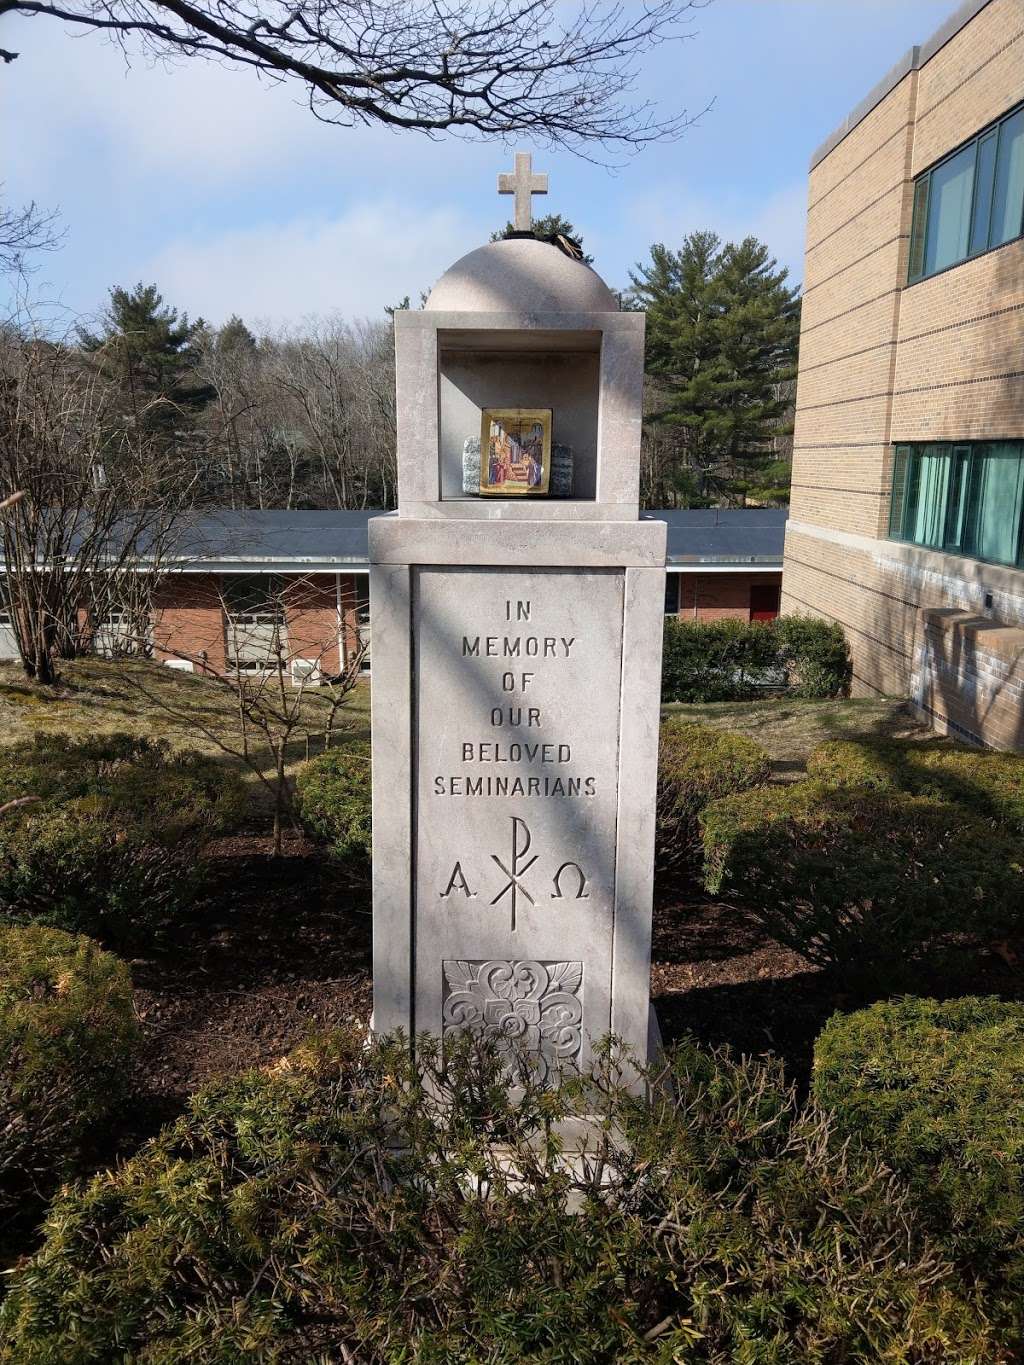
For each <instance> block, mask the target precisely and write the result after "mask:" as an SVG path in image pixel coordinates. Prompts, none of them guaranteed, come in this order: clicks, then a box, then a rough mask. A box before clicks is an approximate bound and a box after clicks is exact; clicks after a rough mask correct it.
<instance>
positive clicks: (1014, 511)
mask: <svg viewBox="0 0 1024 1365" xmlns="http://www.w3.org/2000/svg"><path fill="white" fill-rule="evenodd" d="M893 455H894V458H893V475H892V496H891V498H890V502H889V538H890V539H891V540H902V541H905V542H907V543H908V544H910V545H921V546H923V547H924V548H925V549H929V550H942V551H944V552H945V553H947V554H957V555H964V556H966V557H967V558H969V559H977V560H981V561H983V562H984V563H987V564H1005V565H1008V566H1009V567H1011V568H1024V441H930V442H927V443H921V444H916V445H908V444H900V445H897V446H896V447H895V448H894V452H893Z"/></svg>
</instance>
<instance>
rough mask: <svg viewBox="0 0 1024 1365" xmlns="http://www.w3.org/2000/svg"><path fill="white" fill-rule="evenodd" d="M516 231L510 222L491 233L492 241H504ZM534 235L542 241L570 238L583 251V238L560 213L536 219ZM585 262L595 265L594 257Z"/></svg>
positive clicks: (584, 260) (585, 258) (586, 258)
mask: <svg viewBox="0 0 1024 1365" xmlns="http://www.w3.org/2000/svg"><path fill="white" fill-rule="evenodd" d="M515 231H516V226H515V224H514V223H512V222H508V223H506V224H505V226H504V227H503V228H501V229H499V231H497V232H492V233H491V241H492V242H501V241H504V240H505V238H506V237H511V236H512V235H513V234H514V233H515ZM533 235H534V236H535V237H539V238H541V239H543V238H545V237H555V236H559V237H568V238H569V240H570V242H575V243H576V245H577V246H578V247H579V248H580V250H581V251H582V250H583V238H582V237H581V236H580V234H579V233H578V232H577V231H576V229H575V228H574V227H573V225H572V223H570V222H569V220H568V218H563V217H562V215H561V214H560V213H546V214H545V215H544V217H543V218H535V219H534V220H533ZM583 262H584V264H585V265H593V264H594V258H593V256H584V257H583Z"/></svg>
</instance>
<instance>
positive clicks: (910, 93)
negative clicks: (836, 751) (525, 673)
mask: <svg viewBox="0 0 1024 1365" xmlns="http://www.w3.org/2000/svg"><path fill="white" fill-rule="evenodd" d="M1022 99H1024V0H991V3H990V4H988V5H987V6H985V7H984V8H983V9H982V10H981V11H980V12H979V13H978V14H977V15H976V16H975V17H974V19H972V20H971V21H970V22H969V23H967V24H966V25H965V26H964V27H963V28H962V29H961V30H960V31H959V33H957V34H955V35H954V36H953V38H951V39H950V40H949V41H948V42H947V43H946V44H945V45H944V46H943V47H942V48H940V49H939V51H938V52H937V53H935V54H934V55H933V56H932V57H931V59H930V60H929V61H927V62H926V63H925V65H924V66H923V67H922V68H921V69H920V70H919V71H917V72H913V73H911V74H909V75H908V76H906V77H904V79H903V80H901V81H900V82H899V84H898V85H897V86H896V87H895V88H894V89H893V90H891V91H890V92H889V94H888V95H886V96H885V98H884V99H883V100H881V101H880V103H879V104H877V105H876V106H875V108H874V109H872V110H871V111H870V112H869V113H868V114H867V115H866V116H865V117H864V118H863V119H862V120H861V121H860V122H859V123H858V124H857V126H856V127H855V128H854V129H852V130H851V131H850V133H849V134H848V135H847V136H846V137H845V138H843V140H842V141H841V142H840V143H839V144H838V145H837V146H836V147H835V148H833V150H832V151H831V152H830V153H829V154H828V155H827V156H825V157H824V158H823V160H822V161H820V162H819V163H818V165H817V166H815V167H814V169H813V170H812V172H811V175H810V182H809V193H808V204H809V208H808V226H807V260H806V269H805V280H806V284H807V294H806V298H805V302H804V310H803V320H802V329H801V342H800V374H799V379H798V384H797V399H796V409H797V411H796V423H795V430H794V455H793V497H792V504H791V516H792V518H793V522H792V523H791V526H790V529H789V531H788V533H787V539H786V559H785V572H784V578H783V610H784V611H799V612H805V613H810V614H813V615H821V616H825V617H828V618H829V619H832V620H837V621H839V622H840V623H841V624H842V625H843V626H844V628H845V629H846V632H847V635H848V637H849V639H850V643H851V649H852V653H853V658H854V690H855V691H856V692H858V693H860V694H865V695H868V694H875V693H878V692H884V693H891V694H896V695H900V694H903V695H909V693H910V691H911V689H912V688H913V687H915V686H917V687H920V686H922V684H921V677H922V673H921V659H922V658H923V657H924V655H923V654H922V651H923V650H924V649H925V628H924V626H923V625H922V622H921V612H922V611H923V610H926V611H927V610H932V609H936V608H946V607H951V606H954V605H959V606H962V605H963V602H962V601H961V600H960V599H961V598H962V597H963V595H964V592H965V591H967V592H968V595H969V596H970V595H971V594H974V595H975V596H977V589H978V583H980V582H981V580H982V579H984V577H985V573H984V572H979V574H978V575H976V577H977V579H978V582H976V583H974V584H973V586H971V587H970V588H969V589H965V588H964V583H963V575H965V574H968V576H969V566H968V568H965V564H966V563H967V562H966V561H963V560H959V559H957V558H956V557H952V556H931V560H932V561H934V563H932V565H931V567H930V568H928V570H927V571H925V570H923V569H922V570H920V571H918V570H915V569H908V568H907V567H906V566H905V565H902V566H901V565H900V564H899V563H897V561H898V559H899V553H898V548H896V547H893V546H892V544H891V543H890V542H888V541H886V540H885V536H886V532H887V527H888V514H889V487H890V481H891V468H892V446H893V443H894V442H896V441H923V440H956V439H960V440H972V439H973V440H979V439H995V438H999V437H1008V438H1012V437H1019V438H1024V242H1016V243H1010V244H1007V245H1006V246H1003V247H1001V248H998V249H996V250H994V251H991V252H989V253H987V254H986V255H984V256H981V257H979V258H977V259H975V260H973V261H969V262H965V263H963V264H961V265H958V266H955V267H953V268H952V269H950V270H948V271H945V272H943V273H942V274H941V275H937V276H934V277H932V278H931V279H928V280H923V281H920V282H919V283H917V284H915V285H912V286H910V287H906V269H907V257H908V249H909V233H910V223H911V216H912V205H913V177H914V176H915V175H917V174H918V173H920V171H922V170H924V169H925V168H927V167H928V166H929V165H931V164H932V163H933V162H935V161H936V160H938V159H940V158H941V157H942V156H943V155H945V154H946V153H947V152H949V151H952V150H953V148H955V147H956V146H958V145H959V144H960V143H962V142H964V141H966V140H967V139H968V138H970V137H971V136H972V135H973V134H975V133H977V132H978V131H980V129H981V128H983V127H984V126H986V125H987V124H988V123H990V122H991V121H992V120H993V119H994V118H996V117H998V116H999V115H1000V114H1002V113H1004V112H1005V111H1006V110H1007V109H1010V108H1012V107H1013V106H1014V105H1015V104H1017V103H1019V102H1020V101H1021V100H1022ZM800 523H804V524H806V525H809V527H819V528H823V531H824V533H825V534H824V536H820V535H812V534H801V533H800V531H799V524H800ZM833 531H834V532H838V533H840V535H839V537H838V538H837V539H833V540H830V539H829V538H828V532H833ZM843 533H845V534H846V535H847V536H848V537H851V536H852V537H855V538H864V539H863V540H859V543H857V544H854V543H852V542H851V541H850V540H847V541H846V542H843V539H842V536H843ZM894 565H895V567H894ZM936 565H937V566H938V567H936ZM975 567H977V566H975ZM915 575H916V576H915ZM998 575H999V576H1000V577H1001V580H1002V579H1007V580H1009V581H1010V586H1009V588H1007V589H1006V591H1005V592H1004V593H1003V596H1002V598H1001V601H1002V602H1003V604H1004V606H1006V607H1007V609H1009V610H1011V611H1015V610H1016V608H1015V607H1014V606H1013V604H1014V603H1017V602H1021V603H1024V573H1021V574H1015V573H1014V572H1013V571H1009V570H1000V571H998ZM990 576H991V575H990ZM1014 582H1016V583H1017V585H1018V586H1017V587H1016V588H1015V587H1014V586H1013V583H1014ZM972 600H973V598H972ZM1022 611H1024V607H1022ZM1021 621H1022V623H1024V616H1022V617H1021ZM988 624H989V626H991V624H992V623H991V622H989V623H988ZM937 629H938V628H937V627H936V626H935V625H934V624H932V625H930V626H929V627H928V630H929V631H930V632H931V636H929V638H930V639H932V646H931V647H932V648H933V651H935V650H938V637H936V636H935V631H936V630H937ZM932 637H934V638H932ZM964 638H966V637H964ZM961 643H962V641H961ZM942 645H943V648H946V647H947V646H948V641H947V640H946V637H945V635H943V636H942ZM940 657H941V651H939V652H938V653H935V658H936V659H939V658H940ZM936 667H938V665H936ZM1018 668H1019V669H1021V670H1024V662H1021V661H1019V660H1018V661H1016V662H1014V663H1013V664H1012V665H1011V670H1012V669H1018ZM943 677H944V684H943V685H944V687H945V689H946V691H945V694H944V697H943V705H944V706H945V707H946V708H947V709H946V712H945V713H944V714H945V715H946V721H942V722H941V723H943V724H946V723H948V724H949V725H951V726H953V727H954V729H955V728H956V727H959V730H957V731H956V732H959V731H960V730H962V731H964V732H967V731H968V730H970V725H969V724H968V721H970V722H971V724H973V725H975V726H976V727H980V728H977V729H975V730H972V731H970V732H971V733H973V734H982V735H984V736H985V738H986V739H987V740H988V739H990V742H993V743H999V744H1004V743H1007V742H1008V738H1007V736H1008V730H1007V726H1009V727H1010V728H1011V729H1012V728H1013V727H1012V724H1011V723H1010V722H1007V723H1006V724H1005V725H1004V723H1003V721H1002V720H1001V719H997V718H996V717H997V712H998V714H999V715H1000V716H1001V715H1002V709H1001V708H1004V707H1005V702H1000V703H999V706H995V705H993V707H992V708H991V709H990V715H989V716H986V715H982V714H980V711H979V709H978V706H977V705H976V700H977V698H978V697H979V696H981V695H982V694H983V693H984V691H985V688H984V685H983V684H981V683H979V682H978V681H977V679H976V678H974V677H973V675H970V676H968V675H967V674H964V675H963V676H962V677H961V679H960V685H961V690H962V693H963V695H962V697H961V700H960V702H959V703H958V705H959V710H958V711H956V715H954V714H953V711H954V710H956V707H954V705H953V701H952V700H951V697H952V695H953V694H952V692H951V691H950V679H951V677H952V675H951V674H949V673H948V671H947V673H946V674H944V675H943ZM954 690H955V689H954ZM1003 692H1004V694H1005V695H1006V696H1011V697H1012V696H1013V695H1015V694H1014V691H1013V687H1012V686H1007V687H1006V688H1004V689H1003ZM929 704H930V703H929ZM972 708H974V709H972ZM932 709H933V710H934V711H935V713H936V715H935V718H936V720H937V723H938V722H939V711H940V709H941V708H938V707H933V708H932ZM990 737H991V738H990ZM1013 747H1021V746H1020V744H1017V743H1015V744H1014V746H1013Z"/></svg>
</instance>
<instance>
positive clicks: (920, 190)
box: [909, 175, 928, 281]
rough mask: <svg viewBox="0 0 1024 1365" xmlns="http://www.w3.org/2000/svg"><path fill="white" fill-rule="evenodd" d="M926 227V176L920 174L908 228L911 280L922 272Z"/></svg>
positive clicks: (918, 276) (915, 188)
mask: <svg viewBox="0 0 1024 1365" xmlns="http://www.w3.org/2000/svg"><path fill="white" fill-rule="evenodd" d="M927 228H928V176H926V175H922V176H921V179H920V180H918V181H917V183H916V184H915V185H914V219H913V224H912V226H911V229H910V271H909V278H910V280H911V281H914V280H919V279H920V278H921V276H922V275H923V274H924V243H925V238H926V236H927V235H928V234H927Z"/></svg>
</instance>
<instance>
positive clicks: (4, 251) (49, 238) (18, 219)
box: [0, 187, 64, 275]
mask: <svg viewBox="0 0 1024 1365" xmlns="http://www.w3.org/2000/svg"><path fill="white" fill-rule="evenodd" d="M0 188H2V187H0ZM63 236H64V233H63V231H62V230H61V227H60V215H59V214H58V213H57V212H56V210H52V209H51V210H47V209H41V208H40V207H39V206H38V205H37V204H36V203H35V201H33V202H32V203H30V204H26V205H24V206H23V207H22V208H12V207H11V205H10V204H4V203H0V274H5V275H17V274H24V273H25V272H26V271H27V270H28V269H29V264H28V257H29V256H30V255H31V254H32V252H35V251H52V250H53V249H54V248H55V247H57V246H59V245H60V242H61V239H62V237H63Z"/></svg>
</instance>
